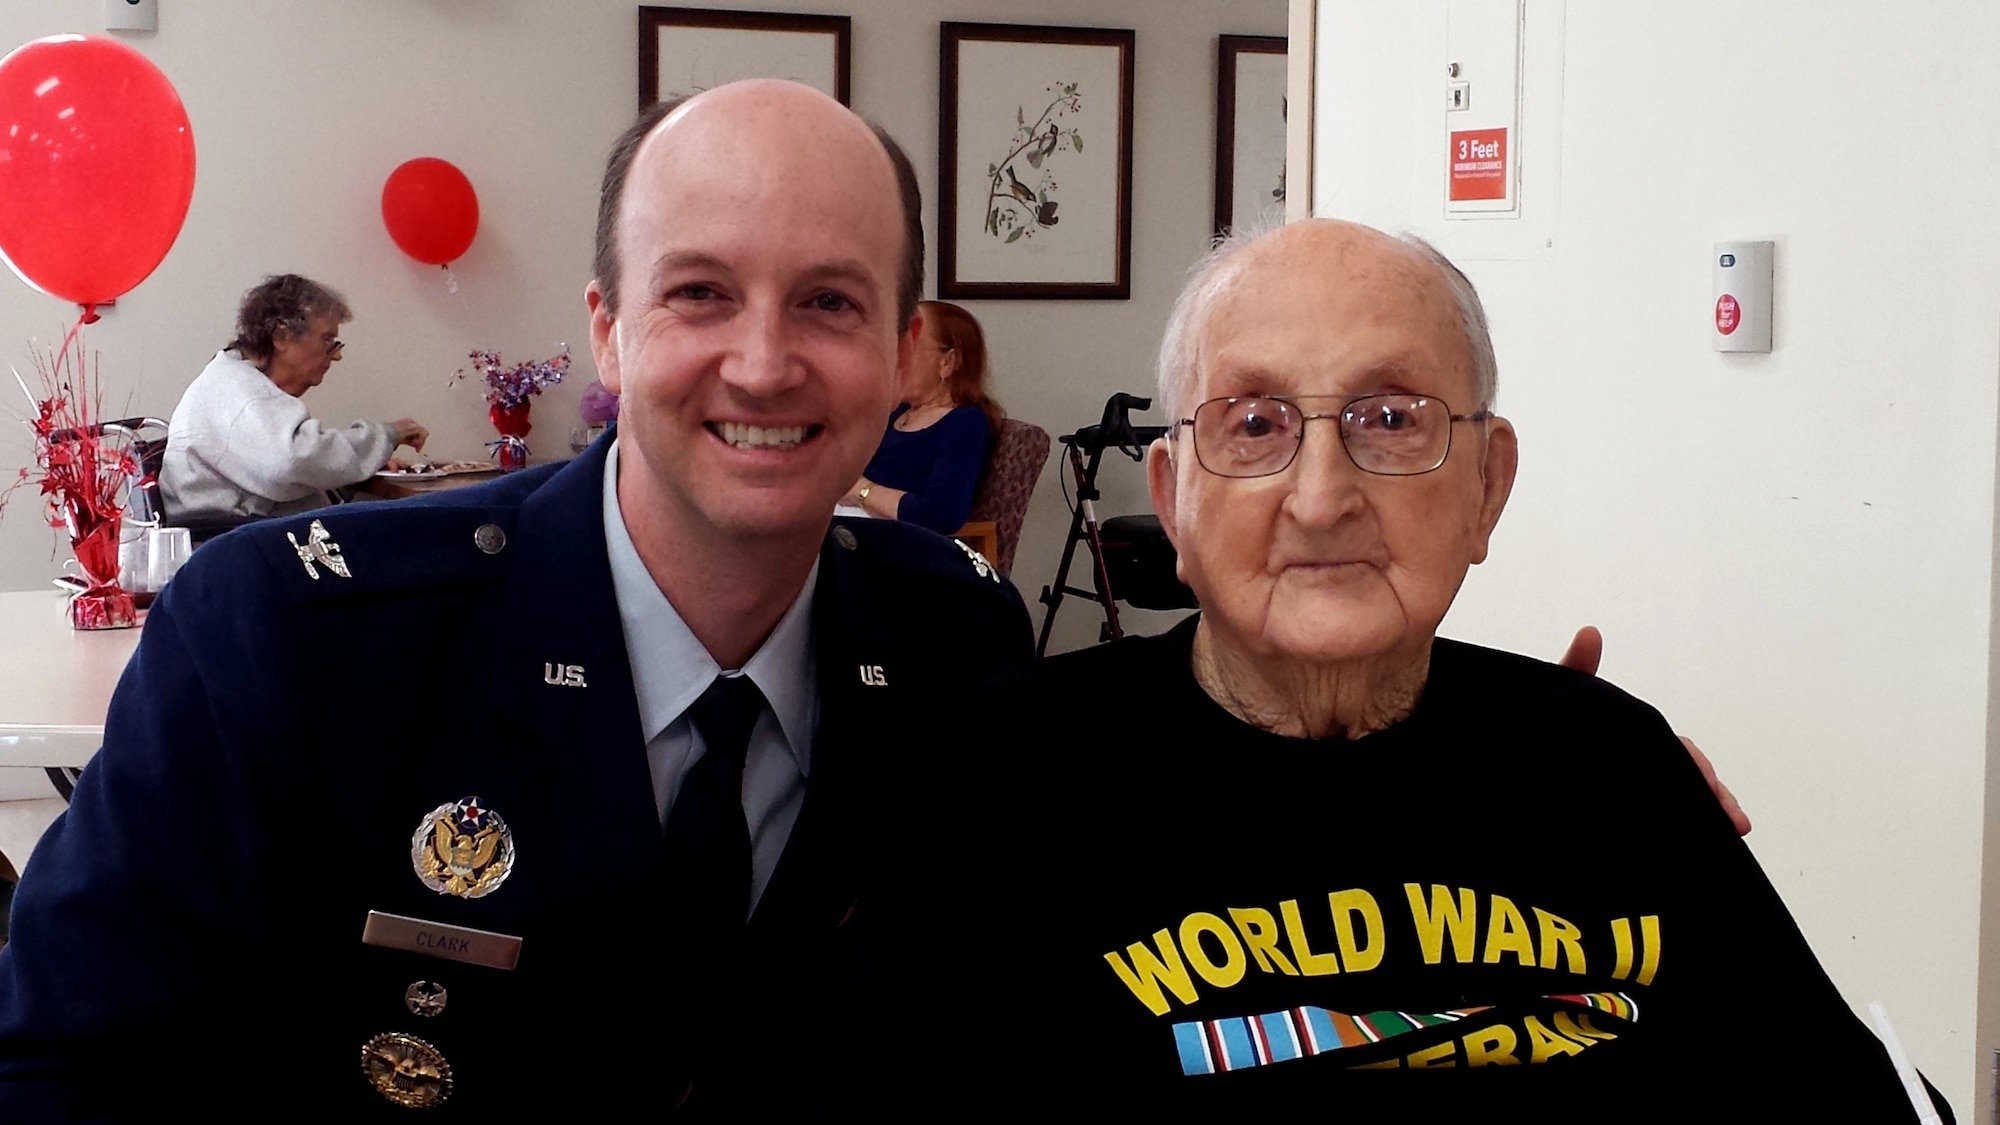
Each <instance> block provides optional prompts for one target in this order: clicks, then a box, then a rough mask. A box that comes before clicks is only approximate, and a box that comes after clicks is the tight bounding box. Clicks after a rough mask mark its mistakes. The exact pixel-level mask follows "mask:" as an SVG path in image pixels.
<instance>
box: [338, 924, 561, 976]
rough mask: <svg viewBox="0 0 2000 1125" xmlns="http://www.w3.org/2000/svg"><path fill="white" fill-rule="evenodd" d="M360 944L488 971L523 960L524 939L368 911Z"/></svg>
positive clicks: (507, 967)
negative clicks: (440, 958)
mask: <svg viewBox="0 0 2000 1125" xmlns="http://www.w3.org/2000/svg"><path fill="white" fill-rule="evenodd" d="M361 944H363V945H379V946H381V947H382V948H384V949H400V950H403V951H404V952H406V953H422V954H424V955H425V956H427V957H442V958H444V959H445V960H447V961H463V962H464V963H466V964H468V965H484V966H486V967H487V968H489V969H511V968H513V967H514V964H515V962H517V961H519V960H520V959H521V939H520V938H517V937H515V936H513V935H512V934H496V933H494V932H493V931H491V930H475V929H472V928H471V927H469V926H447V925H445V924H444V923H442V922H426V921H424V920H423V919H422V918H405V917H404V916H403V915H401V914H384V913H382V912H381V911H380V910H370V911H369V912H368V924H367V925H366V926H364V927H362V930H361Z"/></svg>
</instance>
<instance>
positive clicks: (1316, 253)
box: [1159, 219, 1498, 418]
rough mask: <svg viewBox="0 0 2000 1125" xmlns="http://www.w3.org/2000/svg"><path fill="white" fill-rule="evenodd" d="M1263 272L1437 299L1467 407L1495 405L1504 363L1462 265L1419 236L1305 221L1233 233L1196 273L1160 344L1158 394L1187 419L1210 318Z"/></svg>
mask: <svg viewBox="0 0 2000 1125" xmlns="http://www.w3.org/2000/svg"><path fill="white" fill-rule="evenodd" d="M1266 272H1272V273H1277V274H1285V273H1291V274H1292V275H1294V276H1306V275H1310V276H1312V277H1313V278H1315V279H1316V280H1318V281H1320V282H1321V283H1324V284H1327V285H1329V286H1330V287H1331V288H1333V289H1336V290H1337V289H1340V288H1343V287H1353V286H1396V287H1401V288H1403V289H1405V290H1406V291H1409V292H1413V293H1430V294H1434V295H1436V296H1438V297H1439V298H1441V299H1442V300H1443V301H1444V302H1445V303H1446V305H1447V307H1448V309H1449V314H1450V315H1449V318H1448V321H1447V322H1446V323H1444V324H1441V325H1440V330H1441V331H1449V332H1451V333H1453V334H1454V335H1456V336H1458V337H1460V338H1461V342H1462V345H1463V354H1464V357H1465V370H1466V375H1467V377H1468V380H1469V382H1470V385H1471V388H1472V396H1473V398H1474V399H1475V400H1476V401H1475V402H1473V403H1472V404H1470V406H1471V409H1474V410H1484V409H1488V408H1490V407H1491V406H1492V405H1493V397H1494V393H1495V390H1496V384H1497V382H1498V367H1497V364H1496V362H1495V360H1494V355H1493V339H1492V336H1491V334H1490V332H1489V331H1488V328H1487V324H1486V310H1485V308H1484V307H1483V306H1482V305H1481V304H1480V301H1479V293H1478V292H1477V291H1476V290H1475V289H1474V288H1473V287H1472V282H1471V281H1469V280H1467V279H1466V276H1465V275H1464V274H1463V273H1460V272H1459V270H1458V267H1456V266H1454V265H1452V264H1451V261H1450V260H1449V259H1447V258H1446V257H1445V256H1444V255H1442V254H1440V253H1438V251H1437V250H1436V249H1435V248H1434V247H1432V246H1431V245H1430V244H1429V243H1427V242H1425V241H1423V240H1422V239H1420V238H1417V237H1415V236H1410V235H1405V236H1402V237H1397V236H1394V235H1389V234H1385V233H1383V232H1382V231H1379V230H1376V229H1375V228H1373V227H1368V226H1363V225H1361V224H1359V223H1350V222H1345V221H1342V220H1339V219H1306V220H1302V221H1300V222H1296V223H1289V224H1286V225H1284V226H1280V227H1275V228H1270V229H1265V230H1252V231H1247V232H1245V233H1243V234H1240V235H1231V236H1230V237H1229V238H1226V239H1224V240H1223V241H1222V242H1220V243H1218V244H1217V245H1216V247H1215V248H1214V249H1213V250H1212V251H1210V252H1209V254H1208V255H1207V256H1206V257H1204V258H1203V259H1202V260H1201V261H1200V262H1198V263H1196V265H1195V267H1194V269H1193V270H1192V271H1190V273H1189V275H1188V281H1187V285H1186V286H1185V287H1184V288H1182V290H1181V295H1180V297H1179V299H1178V300H1176V301H1175V302H1174V309H1173V313H1172V314H1171V315H1170V316H1169V317H1168V320H1167V328H1166V332H1165V334H1164V335H1163V336H1162V338H1161V341H1160V361H1159V391H1160V399H1161V403H1162V405H1164V406H1165V407H1166V409H1167V410H1169V411H1171V412H1173V416H1174V417H1177V418H1180V417H1186V416H1187V412H1188V411H1189V410H1191V409H1192V408H1193V407H1194V405H1195V404H1194V403H1193V402H1192V401H1189V396H1190V395H1191V394H1192V393H1194V391H1195V389H1196V387H1198V386H1199V383H1200V380H1199V374H1200V372H1199V371H1198V368H1199V366H1200V361H1201V353H1202V339H1203V336H1204V334H1205V333H1206V331H1207V328H1208V323H1209V321H1210V319H1211V318H1212V317H1213V316H1214V314H1215V312H1216V310H1217V309H1218V308H1219V307H1221V306H1222V305H1223V304H1224V303H1226V302H1227V301H1228V300H1229V299H1230V298H1231V297H1232V296H1233V295H1234V294H1235V293H1236V291H1237V290H1239V289H1240V288H1241V287H1242V282H1243V280H1244V279H1245V278H1246V277H1248V276H1252V275H1261V274H1264V273H1266Z"/></svg>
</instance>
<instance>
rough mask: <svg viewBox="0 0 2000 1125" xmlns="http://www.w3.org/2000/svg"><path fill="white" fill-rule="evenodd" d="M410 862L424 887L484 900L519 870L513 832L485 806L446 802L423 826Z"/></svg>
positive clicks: (414, 838) (476, 802)
mask: <svg viewBox="0 0 2000 1125" xmlns="http://www.w3.org/2000/svg"><path fill="white" fill-rule="evenodd" d="M410 863H411V864H412V865H413V866H415V867H416V869H417V878H419V879H422V880H423V882H424V886H426V887H429V888H430V889H431V890H434V891H436V892H437V893H439V894H441V895H457V896H458V897H460V898H482V897H484V896H486V895H490V894H492V893H493V892H494V891H497V890H499V889H500V884H502V883H504V882H506V881H507V876H508V874H509V873H511V872H512V871H513V870H514V833H513V830H512V829H509V828H508V827H507V822H506V821H504V820H502V819H500V814H499V813H496V812H494V811H493V810H492V809H489V808H487V807H486V805H485V804H484V803H483V802H481V801H480V799H479V798H477V797H467V798H466V799H465V800H463V801H446V802H445V803H444V804H442V805H439V806H438V807H437V808H434V809H432V810H431V811H430V812H429V813H428V814H426V815H425V816H424V819H423V820H422V821H421V822H420V823H418V825H417V831H416V833H415V834H414V835H412V836H411V837H410Z"/></svg>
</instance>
